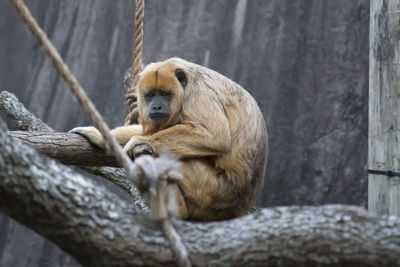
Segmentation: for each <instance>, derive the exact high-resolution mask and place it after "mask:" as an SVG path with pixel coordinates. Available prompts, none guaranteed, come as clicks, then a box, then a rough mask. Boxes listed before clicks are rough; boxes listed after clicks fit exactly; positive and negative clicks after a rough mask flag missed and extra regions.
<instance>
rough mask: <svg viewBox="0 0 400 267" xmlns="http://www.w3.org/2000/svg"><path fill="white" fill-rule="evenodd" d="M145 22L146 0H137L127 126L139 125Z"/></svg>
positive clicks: (127, 100) (127, 96)
mask: <svg viewBox="0 0 400 267" xmlns="http://www.w3.org/2000/svg"><path fill="white" fill-rule="evenodd" d="M143 21H144V0H136V11H135V34H134V37H133V49H132V57H133V66H132V68H131V71H132V77H131V79H132V82H131V86H130V88H129V89H128V91H127V92H126V104H127V105H128V108H129V111H130V112H129V114H128V116H126V119H125V125H131V124H134V123H138V117H139V111H138V106H137V94H136V85H137V78H138V75H139V73H140V72H141V71H142V68H143V61H142V51H143Z"/></svg>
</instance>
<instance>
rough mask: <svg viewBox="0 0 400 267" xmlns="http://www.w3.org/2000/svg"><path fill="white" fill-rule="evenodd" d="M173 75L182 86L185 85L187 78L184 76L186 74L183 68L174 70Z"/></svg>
mask: <svg viewBox="0 0 400 267" xmlns="http://www.w3.org/2000/svg"><path fill="white" fill-rule="evenodd" d="M175 76H176V78H177V79H178V81H179V83H180V84H181V85H182V87H185V86H186V84H187V81H188V79H187V77H186V74H185V73H184V72H183V70H176V71H175Z"/></svg>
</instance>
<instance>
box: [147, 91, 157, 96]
mask: <svg viewBox="0 0 400 267" xmlns="http://www.w3.org/2000/svg"><path fill="white" fill-rule="evenodd" d="M155 96H156V94H155V93H154V92H150V93H147V94H146V95H145V97H155Z"/></svg>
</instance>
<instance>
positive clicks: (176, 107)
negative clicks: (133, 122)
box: [137, 64, 188, 134]
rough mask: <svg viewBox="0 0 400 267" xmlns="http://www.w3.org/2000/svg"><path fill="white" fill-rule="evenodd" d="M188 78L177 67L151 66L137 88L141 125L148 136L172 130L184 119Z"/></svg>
mask: <svg viewBox="0 0 400 267" xmlns="http://www.w3.org/2000/svg"><path fill="white" fill-rule="evenodd" d="M187 85H188V77H187V76H186V73H185V71H184V70H182V69H180V68H177V67H176V66H175V65H173V64H153V65H152V64H151V65H149V66H147V67H146V69H145V70H144V71H143V72H142V74H141V77H140V79H139V83H138V86H137V92H138V108H139V118H140V123H141V125H142V126H143V132H144V133H145V134H153V133H154V132H156V131H160V130H162V129H165V128H168V127H171V126H173V125H175V124H176V123H178V122H179V120H180V118H181V111H182V104H183V98H184V92H185V87H186V86H187Z"/></svg>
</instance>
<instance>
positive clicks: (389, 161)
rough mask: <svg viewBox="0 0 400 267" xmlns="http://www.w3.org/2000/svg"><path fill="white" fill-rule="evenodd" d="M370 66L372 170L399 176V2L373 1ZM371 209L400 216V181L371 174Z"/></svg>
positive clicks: (370, 163)
mask: <svg viewBox="0 0 400 267" xmlns="http://www.w3.org/2000/svg"><path fill="white" fill-rule="evenodd" d="M369 64H370V65H369V139H368V145H369V152H368V165H369V169H370V170H379V171H389V170H390V171H394V172H400V0H371V5H370V54H369ZM354 156H356V155H354ZM368 209H369V211H370V212H371V213H373V214H379V215H380V214H391V215H396V216H400V177H398V176H388V175H384V174H371V173H369V175H368Z"/></svg>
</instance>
